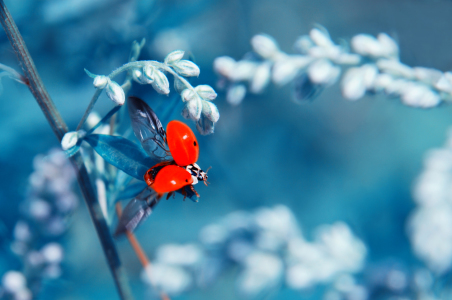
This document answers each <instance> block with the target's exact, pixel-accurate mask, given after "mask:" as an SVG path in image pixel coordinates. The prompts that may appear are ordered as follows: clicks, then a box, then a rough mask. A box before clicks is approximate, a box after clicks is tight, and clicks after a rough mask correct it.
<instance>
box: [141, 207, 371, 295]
mask: <svg viewBox="0 0 452 300" xmlns="http://www.w3.org/2000/svg"><path fill="white" fill-rule="evenodd" d="M244 236H246V237H247V238H244ZM199 240H200V241H199V242H198V243H192V244H186V245H176V244H169V245H163V246H160V247H159V248H158V249H157V254H156V258H155V260H154V261H153V262H152V265H153V266H158V267H157V268H153V270H152V272H150V275H148V276H144V278H143V279H144V280H145V281H146V282H148V283H150V285H151V282H152V283H153V284H154V285H157V286H158V287H159V288H161V289H162V290H163V291H165V292H166V293H168V294H169V295H178V294H180V293H183V292H186V291H187V290H189V289H190V288H193V287H194V286H200V287H202V286H206V284H212V283H213V280H215V279H217V278H218V277H219V276H220V275H221V273H222V272H224V271H226V267H228V266H230V267H232V268H234V269H237V267H238V268H239V269H240V270H241V272H240V274H239V276H238V278H237V285H236V286H237V290H238V293H239V294H240V295H241V296H244V297H245V298H250V299H255V298H258V296H259V295H264V294H267V293H269V292H270V291H272V290H276V289H278V288H279V287H280V286H281V285H282V284H284V283H285V284H286V286H287V287H289V288H291V289H295V290H307V289H312V288H315V286H316V285H324V284H326V283H329V282H332V281H334V280H336V279H337V278H338V276H340V275H341V276H348V277H351V274H353V273H356V272H359V271H361V270H362V268H363V266H364V261H365V257H366V254H367V249H366V246H365V245H364V244H363V242H362V241H361V240H359V239H358V238H357V237H356V236H354V234H353V233H352V231H351V230H350V228H349V227H348V226H347V225H346V224H345V223H342V222H338V223H335V224H333V225H324V226H321V227H320V228H319V229H318V230H317V233H316V234H315V238H314V241H312V242H311V241H308V240H307V239H306V238H305V237H304V236H303V235H302V233H301V230H300V228H299V226H298V224H297V221H296V219H295V216H294V215H293V213H292V212H291V211H290V209H289V208H288V207H286V206H283V205H277V206H275V207H271V208H261V209H258V210H257V211H255V212H250V213H248V212H244V211H237V212H233V213H231V214H229V215H227V216H226V217H224V218H223V219H221V220H219V221H218V222H216V223H213V224H210V225H207V226H206V227H204V228H203V229H202V230H201V232H200V235H199ZM226 262H227V263H226ZM206 272H208V274H209V276H205V274H207V273H206ZM145 273H146V271H145ZM148 274H149V273H148ZM146 277H150V278H151V281H149V280H148V279H146ZM354 287H355V288H358V286H356V285H354ZM355 292H357V291H355ZM361 292H362V291H361ZM353 299H355V298H353ZM356 299H362V298H356Z"/></svg>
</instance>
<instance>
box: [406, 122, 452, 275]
mask: <svg viewBox="0 0 452 300" xmlns="http://www.w3.org/2000/svg"><path fill="white" fill-rule="evenodd" d="M451 185H452V128H451V129H449V134H448V138H447V141H446V143H445V145H444V146H443V147H442V148H439V149H433V150H430V151H429V152H428V153H427V155H426V157H425V159H424V169H423V171H422V173H421V174H420V175H419V177H418V178H417V181H416V184H415V186H414V188H413V197H414V200H415V202H416V204H417V206H416V208H415V210H414V211H413V212H412V213H411V216H410V220H409V222H408V232H409V236H410V240H411V244H412V247H413V249H414V252H415V254H416V255H417V256H418V257H419V258H420V259H421V260H423V261H424V262H425V263H426V265H427V266H428V267H429V268H430V270H432V271H433V272H434V273H436V274H438V275H441V274H444V273H446V272H448V271H450V269H451V267H452V190H451V188H450V187H451Z"/></svg>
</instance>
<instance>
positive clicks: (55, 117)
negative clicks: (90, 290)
mask: <svg viewBox="0 0 452 300" xmlns="http://www.w3.org/2000/svg"><path fill="white" fill-rule="evenodd" d="M0 22H1V23H2V25H3V28H4V29H5V32H6V35H7V36H8V39H9V41H10V43H11V45H12V47H13V49H14V52H15V53H16V55H17V58H18V60H19V62H20V64H21V67H22V69H23V72H24V76H23V77H24V79H25V83H26V84H27V85H28V87H29V88H30V91H31V93H32V94H33V96H34V97H35V99H36V101H37V102H38V104H39V106H40V107H41V110H42V111H43V113H44V115H45V116H46V118H47V121H48V122H49V124H50V126H51V127H52V129H53V131H54V133H55V135H56V136H57V138H58V140H59V141H61V139H62V138H63V136H64V134H65V133H66V132H67V131H68V129H67V126H66V124H65V123H64V121H63V119H62V118H61V116H60V114H59V112H58V110H57V109H56V108H55V105H54V104H53V101H52V100H51V98H50V96H49V94H48V93H47V90H46V88H45V86H44V84H43V83H42V80H41V78H40V76H39V74H38V72H37V70H36V67H35V65H34V63H33V60H32V58H31V56H30V54H29V52H28V50H27V47H26V45H25V42H24V40H23V38H22V36H21V35H20V32H19V30H18V28H17V26H16V24H15V22H14V20H13V18H12V17H11V15H10V13H9V11H8V9H7V8H6V5H5V3H4V1H3V0H0ZM71 162H72V165H73V166H74V168H75V170H76V173H77V180H78V183H79V186H80V189H81V191H82V194H83V197H84V199H85V202H86V205H87V206H88V209H89V212H90V215H91V219H92V221H93V223H94V227H95V228H96V231H97V235H98V237H99V240H100V242H101V245H102V248H103V250H104V254H105V256H106V259H107V262H108V264H109V267H110V271H111V273H112V275H113V278H114V280H115V284H116V288H117V289H118V293H119V296H120V298H121V299H132V296H131V293H130V290H129V287H128V284H127V280H126V277H125V273H124V271H123V269H122V267H121V262H120V260H119V255H118V252H117V249H116V246H115V244H114V241H113V238H112V236H111V234H110V231H109V228H108V225H107V222H106V221H105V218H104V217H103V215H102V211H101V209H100V206H99V203H98V202H97V199H96V195H95V192H94V189H93V186H92V184H91V181H90V179H89V175H88V171H87V170H86V167H85V164H84V162H83V158H82V156H81V154H80V153H77V154H75V155H74V156H73V157H72V158H71Z"/></svg>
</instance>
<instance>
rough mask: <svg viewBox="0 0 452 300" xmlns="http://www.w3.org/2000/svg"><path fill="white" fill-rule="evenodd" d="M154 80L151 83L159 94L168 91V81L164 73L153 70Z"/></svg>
mask: <svg viewBox="0 0 452 300" xmlns="http://www.w3.org/2000/svg"><path fill="white" fill-rule="evenodd" d="M153 75H154V76H153V77H154V81H153V82H152V83H151V84H152V87H153V88H154V90H156V91H157V93H159V94H164V95H167V94H169V92H170V89H169V81H168V78H166V76H165V74H163V72H161V71H159V70H154V73H153Z"/></svg>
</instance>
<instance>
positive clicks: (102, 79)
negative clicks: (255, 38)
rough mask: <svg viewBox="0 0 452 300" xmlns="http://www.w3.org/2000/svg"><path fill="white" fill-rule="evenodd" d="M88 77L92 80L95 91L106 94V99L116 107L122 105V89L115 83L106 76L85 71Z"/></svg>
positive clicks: (124, 98)
mask: <svg viewBox="0 0 452 300" xmlns="http://www.w3.org/2000/svg"><path fill="white" fill-rule="evenodd" d="M85 72H86V74H88V76H90V77H92V78H94V81H93V85H94V87H95V88H96V89H99V90H103V89H105V92H106V93H107V96H108V98H110V100H111V101H113V102H114V103H116V105H123V104H124V102H125V101H126V96H125V94H124V90H123V89H122V87H121V86H120V85H119V84H118V83H117V82H115V81H113V80H111V79H110V78H109V77H108V76H104V75H95V74H92V73H90V72H89V71H88V70H85Z"/></svg>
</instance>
